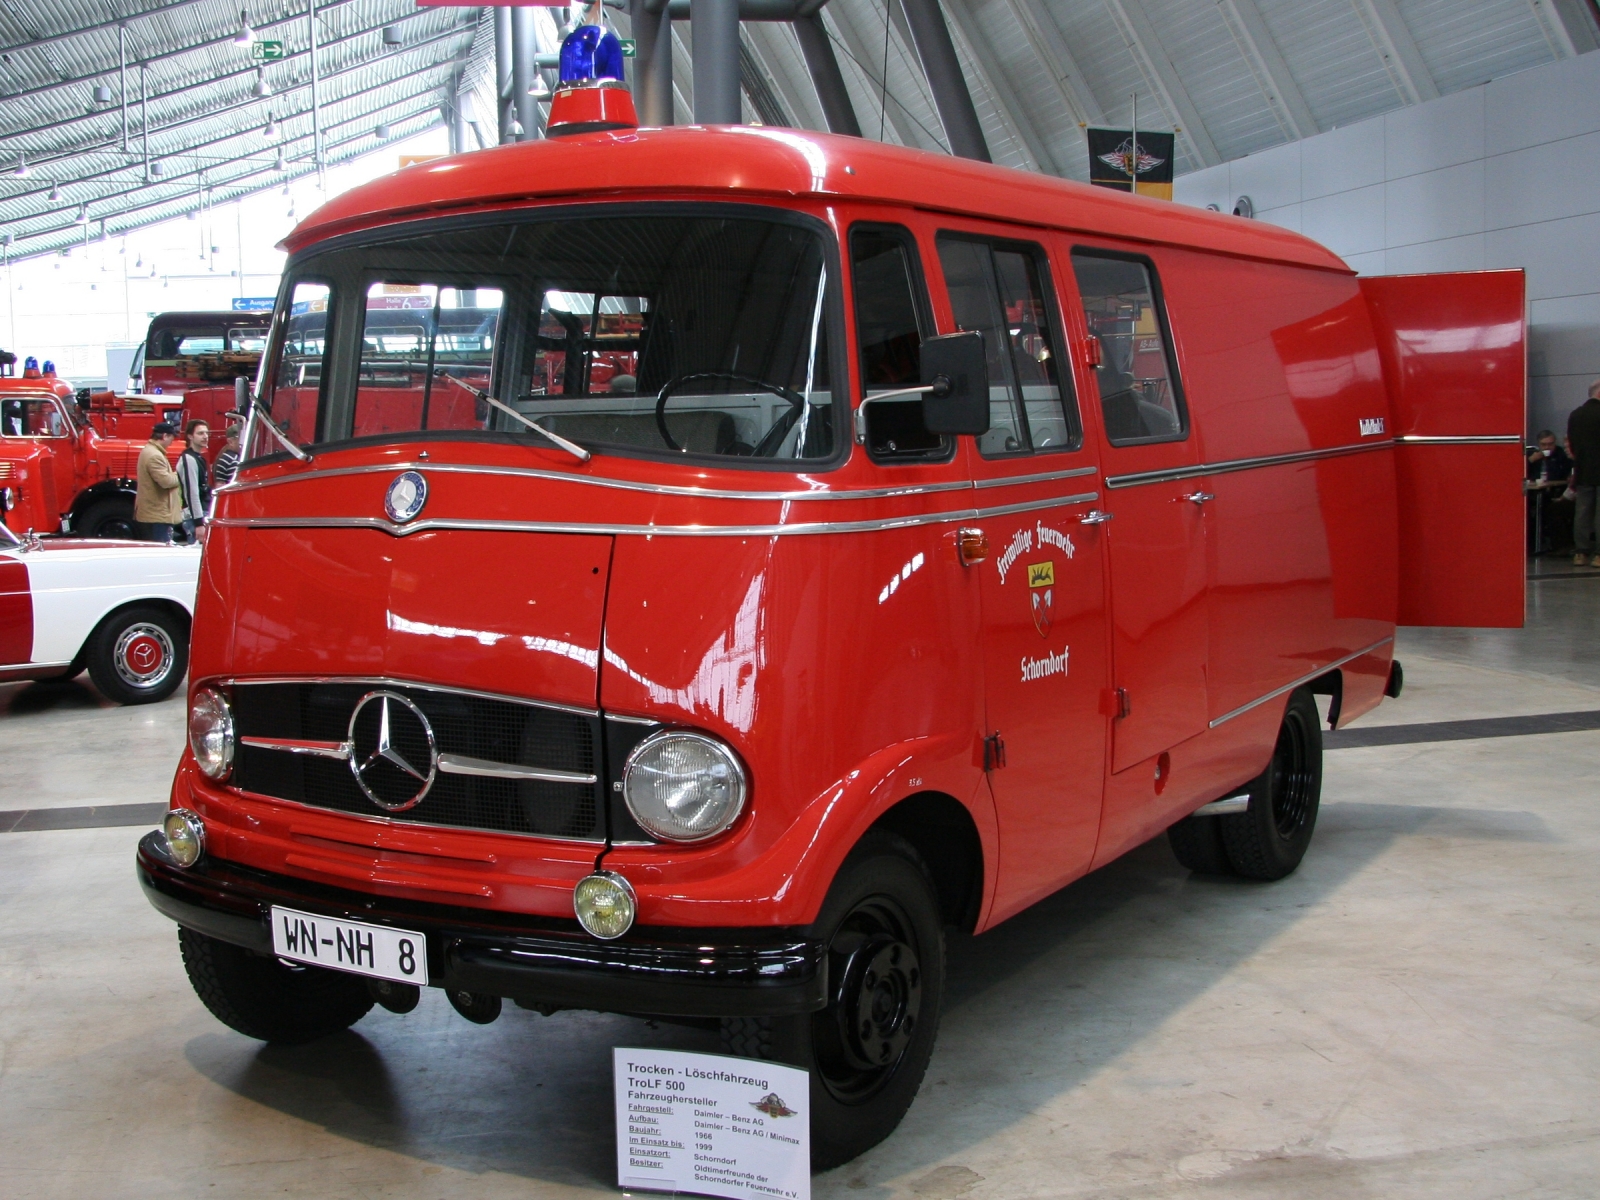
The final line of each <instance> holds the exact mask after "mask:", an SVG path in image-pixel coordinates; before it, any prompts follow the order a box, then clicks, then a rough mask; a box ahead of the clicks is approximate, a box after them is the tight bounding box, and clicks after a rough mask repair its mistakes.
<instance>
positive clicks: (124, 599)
mask: <svg viewBox="0 0 1600 1200" xmlns="http://www.w3.org/2000/svg"><path fill="white" fill-rule="evenodd" d="M199 577H200V547H198V546H163V545H158V544H156V543H154V542H112V541H107V540H105V539H103V538H97V539H88V538H44V539H40V538H36V537H28V538H19V537H17V535H16V534H14V533H12V532H11V531H10V530H8V529H6V528H5V527H4V526H3V525H0V683H6V682H10V681H11V680H15V679H64V678H70V677H71V676H74V675H76V674H78V672H80V671H82V670H84V669H85V668H87V669H88V671H89V677H90V678H91V679H93V680H94V684H95V687H97V688H99V689H100V691H101V693H102V694H103V695H105V696H106V697H108V698H109V699H112V700H116V701H118V702H119V703H122V704H149V703H151V702H152V701H156V700H164V699H166V698H167V697H168V696H170V695H172V693H173V691H174V689H176V688H177V686H178V685H179V684H180V683H181V682H183V676H184V673H185V672H186V671H187V670H188V669H189V621H190V617H191V615H192V614H193V612H194V597H195V589H196V586H197V584H198V581H199Z"/></svg>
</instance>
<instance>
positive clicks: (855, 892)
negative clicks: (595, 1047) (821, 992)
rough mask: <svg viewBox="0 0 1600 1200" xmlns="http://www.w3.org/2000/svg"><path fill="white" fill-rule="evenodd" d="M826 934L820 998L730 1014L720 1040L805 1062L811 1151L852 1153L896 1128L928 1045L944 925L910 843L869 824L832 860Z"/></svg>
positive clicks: (822, 926) (822, 1163)
mask: <svg viewBox="0 0 1600 1200" xmlns="http://www.w3.org/2000/svg"><path fill="white" fill-rule="evenodd" d="M813 928H814V929H816V930H817V931H819V932H820V933H821V935H822V936H824V937H826V938H827V941H828V986H829V996H828V1006H827V1008H825V1009H823V1010H822V1011H821V1012H817V1013H810V1014H807V1015H805V1016H798V1017H729V1018H725V1019H724V1020H723V1022H722V1038H723V1048H724V1049H725V1050H727V1051H728V1052H729V1053H731V1054H738V1055H742V1056H744V1057H748V1058H765V1059H770V1060H773V1061H776V1062H786V1063H790V1064H793V1065H794V1066H797V1067H803V1068H805V1069H806V1070H808V1071H810V1072H811V1161H812V1164H813V1165H814V1166H816V1167H817V1168H819V1169H823V1170H825V1169H827V1168H829V1167H836V1166H839V1165H840V1164H842V1163H846V1162H849V1161H850V1160H851V1159H853V1158H855V1157H856V1156H857V1155H859V1154H862V1153H863V1152H865V1151H866V1150H869V1149H870V1148H872V1147H873V1146H875V1145H877V1144H878V1143H879V1142H881V1141H882V1140H883V1139H884V1138H886V1137H888V1136H889V1134H891V1133H892V1132H894V1129H895V1127H896V1126H897V1125H899V1124H900V1120H901V1118H903V1117H904V1116H905V1114H906V1110H907V1109H909V1108H910V1107H911V1101H912V1100H913V1099H915V1097H916V1094H917V1089H918V1087H920V1086H921V1084H922V1077H923V1075H924V1073H925V1072H926V1071H927V1069H928V1060H929V1059H930V1058H931V1057H932V1054H933V1041H934V1036H935V1034H936V1033H937V1031H938V1027H939V1009H940V1004H941V1002H942V999H943V992H944V931H943V929H942V926H941V921H940V914H939V905H938V901H937V899H936V898H935V896H934V891H933V885H932V883H931V882H930V880H929V878H928V873H927V869H926V868H925V867H924V866H923V864H922V861H921V859H920V858H919V857H918V856H917V853H916V851H915V850H913V849H912V848H911V846H910V845H909V844H907V843H906V842H905V841H903V840H902V839H900V838H897V837H893V836H891V835H887V834H872V835H869V837H868V838H867V839H866V840H864V841H863V842H862V844H861V846H859V847H858V848H857V849H856V851H855V852H854V853H853V854H852V855H851V857H850V858H849V859H848V860H847V861H846V862H845V865H844V866H843V867H842V868H841V869H840V871H839V875H838V877H837V878H836V879H835V880H834V883H833V887H832V888H831V889H829V892H828V898H827V899H826V900H825V901H824V902H823V906H822V912H821V914H820V915H819V916H818V919H817V922H816V924H815V926H814V927H813Z"/></svg>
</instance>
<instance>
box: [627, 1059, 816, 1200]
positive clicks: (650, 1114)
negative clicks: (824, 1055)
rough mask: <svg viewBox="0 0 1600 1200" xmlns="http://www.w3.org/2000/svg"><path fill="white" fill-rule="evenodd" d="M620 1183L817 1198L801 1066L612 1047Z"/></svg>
mask: <svg viewBox="0 0 1600 1200" xmlns="http://www.w3.org/2000/svg"><path fill="white" fill-rule="evenodd" d="M612 1068H613V1072H614V1075H615V1078H616V1100H617V1184H618V1186H619V1187H622V1188H624V1189H626V1190H629V1191H632V1190H635V1189H643V1190H646V1191H657V1192H687V1193H691V1194H695V1195H701V1196H731V1197H734V1198H735V1200H773V1198H774V1197H778V1198H781V1200H811V1082H810V1076H809V1075H808V1074H807V1072H805V1071H802V1070H800V1069H799V1068H797V1067H786V1066H782V1065H780V1064H778V1063H770V1062H762V1061H760V1060H759V1059H753V1058H730V1057H727V1056H724V1055H721V1054H691V1053H689V1052H687V1051H682V1050H637V1049H631V1048H628V1047H622V1046H619V1047H617V1048H616V1049H615V1050H614V1051H613V1052H612Z"/></svg>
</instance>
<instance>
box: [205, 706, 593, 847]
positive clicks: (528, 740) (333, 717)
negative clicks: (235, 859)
mask: <svg viewBox="0 0 1600 1200" xmlns="http://www.w3.org/2000/svg"><path fill="white" fill-rule="evenodd" d="M379 688H382V689H383V690H386V691H389V692H392V693H397V694H398V695H401V696H404V697H405V698H406V699H408V700H410V701H411V703H413V704H415V705H416V706H417V708H418V709H420V710H421V712H422V713H423V715H424V716H425V717H426V718H427V721H428V724H429V726H431V727H432V730H433V736H434V739H435V741H436V743H437V750H438V754H439V756H440V757H441V758H443V757H445V756H456V757H458V758H463V759H470V760H476V761H477V762H478V763H479V764H484V765H487V764H504V765H507V766H512V767H533V768H540V769H545V770H550V771H555V772H571V773H573V774H577V775H586V776H599V775H602V774H603V772H602V771H601V770H600V769H599V764H600V720H599V717H598V716H597V715H594V714H588V713H582V712H574V711H571V710H568V709H562V708H555V707H551V706H548V705H540V704H535V703H529V702H526V701H520V700H509V699H504V698H500V697H494V696H485V695H482V694H479V693H474V692H462V691H454V690H451V689H447V688H435V687H422V686H419V685H416V684H406V683H395V682H390V681H381V680H338V681H314V682H296V681H290V682H264V683H249V682H243V683H236V684H234V685H233V686H231V687H230V688H229V689H228V690H229V692H230V693H231V699H232V704H233V715H234V725H235V730H236V732H237V736H238V737H239V739H241V740H240V743H239V744H238V746H237V748H236V751H235V757H234V768H233V775H232V777H231V778H230V779H229V784H230V785H231V786H233V787H236V788H239V789H240V790H243V791H247V792H254V793H256V794H258V795H263V796H272V797H275V798H277V799H280V800H290V801H293V802H295V803H297V804H306V805H310V806H312V807H314V808H325V809H332V810H335V811H338V812H348V813H355V814H358V815H360V816H366V817H382V816H388V815H389V814H388V813H386V812H385V811H384V810H383V809H381V808H379V807H378V806H377V805H375V804H373V803H372V801H371V800H369V799H368V798H367V796H366V795H365V794H364V793H363V792H362V790H361V787H360V786H359V785H358V783H357V782H356V777H355V774H354V772H353V771H352V770H351V767H350V762H349V761H348V760H345V759H340V758H337V757H329V756H326V755H319V754H305V753H289V752H286V751H285V750H282V749H276V748H268V747H263V746H259V745H250V744H249V743H248V741H245V740H244V739H258V740H264V741H274V740H282V741H285V742H309V743H320V744H322V745H335V744H340V743H343V742H344V741H345V740H346V738H347V736H348V733H349V730H350V718H351V714H352V713H354V712H355V710H356V707H357V705H358V704H359V703H360V701H361V698H362V697H363V696H365V695H367V694H368V693H369V692H371V691H374V690H375V689H379ZM365 717H366V712H363V718H365ZM395 819H398V820H402V821H408V822H418V823H422V824H428V825H445V826H453V827H457V828H464V829H486V830H494V831H497V832H502V833H523V834H538V835H542V836H546V837H560V838H573V839H580V840H585V841H591V840H592V841H601V840H603V839H604V837H605V816H604V812H603V809H602V807H601V804H600V785H599V784H598V783H575V782H566V781H560V782H554V781H549V780H530V779H503V778H495V777H493V776H491V775H487V774H451V773H445V772H441V773H440V774H439V775H438V776H437V777H436V778H435V780H434V782H433V785H432V787H431V788H429V790H428V792H427V794H426V795H425V796H424V797H423V799H422V800H421V802H420V803H418V804H417V805H416V806H415V807H414V808H411V809H408V810H406V811H405V812H402V813H398V814H396V815H395Z"/></svg>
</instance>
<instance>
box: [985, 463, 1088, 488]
mask: <svg viewBox="0 0 1600 1200" xmlns="http://www.w3.org/2000/svg"><path fill="white" fill-rule="evenodd" d="M1099 469H1100V468H1098V467H1073V468H1072V469H1071V470H1070V471H1046V472H1045V473H1044V474H1042V475H1007V476H1005V477H1004V478H1001V479H979V480H977V481H976V482H975V483H973V485H972V486H973V488H974V489H976V490H978V491H982V490H983V489H984V488H997V487H1020V486H1021V485H1022V484H1024V483H1049V482H1050V481H1051V480H1053V479H1076V478H1078V476H1080V475H1093V474H1094V473H1095V472H1096V471H1098V470H1099Z"/></svg>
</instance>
